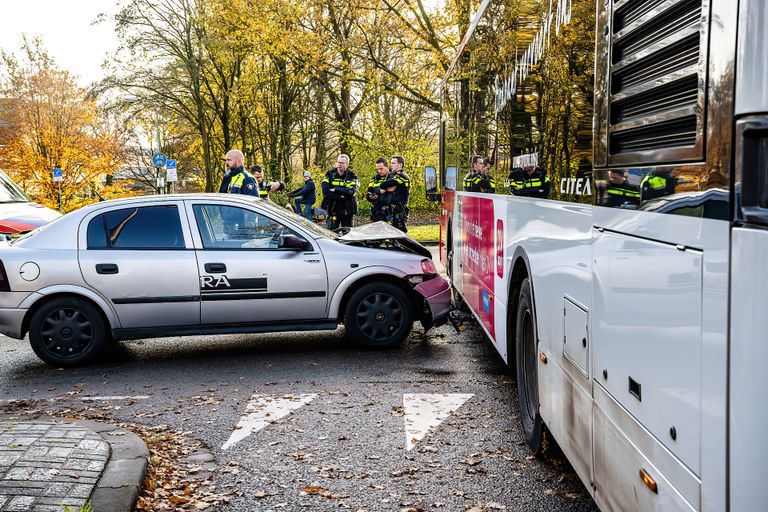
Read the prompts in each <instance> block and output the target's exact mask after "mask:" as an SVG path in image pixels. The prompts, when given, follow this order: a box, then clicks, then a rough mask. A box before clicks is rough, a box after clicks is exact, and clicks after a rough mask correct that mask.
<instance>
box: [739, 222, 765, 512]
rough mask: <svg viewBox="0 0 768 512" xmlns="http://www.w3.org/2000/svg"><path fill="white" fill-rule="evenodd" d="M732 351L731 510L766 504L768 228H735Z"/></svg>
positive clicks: (755, 508)
mask: <svg viewBox="0 0 768 512" xmlns="http://www.w3.org/2000/svg"><path fill="white" fill-rule="evenodd" d="M731 241H732V251H733V252H732V254H733V263H732V265H731V344H730V350H731V357H730V366H731V369H730V381H731V386H730V404H731V406H730V412H729V416H730V434H729V436H730V448H731V450H730V460H729V462H730V464H729V465H730V502H731V503H730V505H731V510H732V511H739V510H758V509H763V510H764V509H765V507H766V489H765V475H766V474H768V441H767V440H766V439H767V438H768V407H766V405H765V395H764V394H763V391H764V390H765V389H766V388H768V371H766V367H768V342H766V338H768V336H767V335H766V333H768V315H766V312H765V305H766V304H767V303H768V280H767V279H766V278H765V261H766V260H765V255H766V254H768V231H766V230H763V229H749V228H735V229H733V232H732V238H731Z"/></svg>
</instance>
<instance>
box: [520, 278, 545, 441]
mask: <svg viewBox="0 0 768 512" xmlns="http://www.w3.org/2000/svg"><path fill="white" fill-rule="evenodd" d="M536 332H537V330H536V316H535V314H534V310H533V294H532V289H531V281H530V279H529V278H527V277H526V278H525V279H523V282H522V283H521V284H520V296H519V298H518V301H517V314H516V315H515V355H516V357H515V366H516V367H517V394H518V398H519V405H520V421H521V423H522V426H523V435H524V436H525V441H526V442H527V443H528V447H529V448H530V449H531V451H532V452H533V453H534V454H536V455H541V454H543V452H544V445H545V443H544V435H545V426H544V421H543V420H542V419H541V415H540V414H539V386H538V379H537V374H538V340H537V337H536Z"/></svg>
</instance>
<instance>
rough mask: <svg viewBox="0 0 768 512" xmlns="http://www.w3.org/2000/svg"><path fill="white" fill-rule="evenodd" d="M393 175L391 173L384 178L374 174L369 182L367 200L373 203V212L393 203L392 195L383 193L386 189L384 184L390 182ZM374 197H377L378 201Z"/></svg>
mask: <svg viewBox="0 0 768 512" xmlns="http://www.w3.org/2000/svg"><path fill="white" fill-rule="evenodd" d="M391 175H392V174H391V173H388V174H387V175H386V176H382V175H381V174H379V173H378V172H377V173H374V174H373V177H372V178H371V181H369V182H368V193H367V194H366V198H367V199H368V201H370V202H371V203H373V204H372V208H373V211H377V210H380V209H381V208H383V207H384V206H386V205H388V204H390V203H391V202H392V194H389V193H384V194H382V193H381V189H382V188H384V187H383V184H384V182H385V181H387V180H389V179H390V176H391ZM373 196H377V197H376V199H374V198H373Z"/></svg>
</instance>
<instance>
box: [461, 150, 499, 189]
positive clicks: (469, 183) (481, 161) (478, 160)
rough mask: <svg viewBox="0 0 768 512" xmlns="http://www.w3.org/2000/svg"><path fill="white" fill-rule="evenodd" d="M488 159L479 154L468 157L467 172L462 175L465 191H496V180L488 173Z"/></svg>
mask: <svg viewBox="0 0 768 512" xmlns="http://www.w3.org/2000/svg"><path fill="white" fill-rule="evenodd" d="M490 167H491V165H490V160H488V159H487V158H483V157H482V156H480V155H474V156H473V157H472V158H470V159H469V173H467V175H466V176H465V177H464V190H466V191H467V192H484V193H486V194H495V193H496V180H495V179H494V178H493V176H491V174H490V172H489V171H490Z"/></svg>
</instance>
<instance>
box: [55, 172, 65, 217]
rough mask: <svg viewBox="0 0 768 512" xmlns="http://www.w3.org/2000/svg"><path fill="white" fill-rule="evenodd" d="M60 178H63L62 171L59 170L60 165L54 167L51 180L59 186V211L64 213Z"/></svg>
mask: <svg viewBox="0 0 768 512" xmlns="http://www.w3.org/2000/svg"><path fill="white" fill-rule="evenodd" d="M62 179H64V173H63V171H62V170H61V167H54V168H53V181H55V182H56V183H57V184H58V186H59V213H64V209H63V208H62V206H61V180H62Z"/></svg>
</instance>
